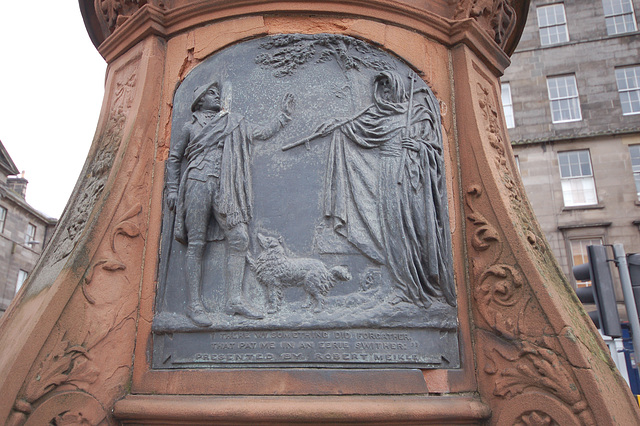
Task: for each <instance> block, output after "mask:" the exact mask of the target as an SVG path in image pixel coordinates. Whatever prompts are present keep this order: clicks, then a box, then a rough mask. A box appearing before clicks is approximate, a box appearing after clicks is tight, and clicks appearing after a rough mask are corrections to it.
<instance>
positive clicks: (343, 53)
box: [0, 0, 640, 425]
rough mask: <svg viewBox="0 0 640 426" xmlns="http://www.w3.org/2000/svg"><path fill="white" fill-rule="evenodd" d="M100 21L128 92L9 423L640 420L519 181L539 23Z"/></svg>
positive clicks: (289, 12) (117, 80)
mask: <svg viewBox="0 0 640 426" xmlns="http://www.w3.org/2000/svg"><path fill="white" fill-rule="evenodd" d="M80 7H81V10H82V12H83V17H84V20H85V24H86V26H87V29H88V32H89V35H90V37H91V39H92V40H93V42H94V44H95V45H96V47H97V49H98V50H99V52H100V53H101V54H102V55H103V57H104V58H105V59H106V61H107V62H108V64H109V67H108V71H107V82H106V91H105V93H106V95H105V99H104V102H103V108H102V113H101V116H100V120H99V122H98V126H97V131H96V136H95V138H94V140H93V144H92V148H91V150H90V152H89V157H88V160H87V163H86V165H85V168H84V170H83V172H82V175H81V177H80V179H79V181H78V183H77V185H76V188H75V190H74V193H73V195H72V198H71V199H70V201H69V204H68V206H67V208H66V210H65V212H64V214H63V217H62V218H61V220H60V222H59V225H58V228H57V229H56V231H55V235H54V236H53V238H52V242H51V243H50V244H49V246H48V247H47V248H46V250H45V253H44V255H43V258H42V259H41V261H40V263H39V265H38V266H37V267H36V269H35V270H34V272H33V273H32V274H31V276H30V278H29V280H28V282H27V283H26V284H25V286H24V287H23V289H22V290H21V292H20V293H19V295H18V296H17V298H16V300H15V301H14V303H13V304H12V306H11V307H10V308H9V310H8V311H7V312H6V314H5V315H4V317H3V318H2V320H1V322H0V348H1V349H0V389H2V392H1V396H0V422H4V423H6V424H9V425H22V424H34V425H35V424H38V425H39V424H58V425H59V424H77V423H82V424H119V423H122V424H151V423H153V424H163V423H164V424H172V423H178V422H179V423H181V424H210V423H225V424H226V423H230V424H234V423H235V424H242V423H261V424H282V423H304V422H306V423H331V422H338V421H339V422H353V423H367V424H372V423H394V424H402V423H406V424H446V423H455V424H461V423H477V424H499V425H512V424H561V425H565V424H586V425H596V424H637V423H640V412H639V410H638V406H637V402H636V401H635V400H634V399H633V396H632V395H631V393H630V391H629V388H628V387H627V385H626V384H625V382H624V380H623V379H622V378H621V377H620V375H619V373H618V372H617V370H616V369H615V366H614V364H613V362H612V361H611V358H610V357H609V354H608V352H607V348H606V346H605V345H604V344H603V342H602V340H601V339H600V337H599V336H598V334H597V332H596V330H595V329H594V327H593V325H592V324H591V322H590V320H589V318H588V316H587V315H586V314H585V312H584V311H583V309H582V308H581V306H580V304H579V302H578V301H577V299H576V297H575V294H574V293H573V291H572V289H571V288H570V286H569V284H568V283H567V282H566V280H565V278H564V277H563V275H562V272H561V271H560V269H559V267H558V266H557V264H556V261H555V260H554V259H553V257H552V255H551V251H550V250H549V248H548V246H547V243H546V241H545V239H544V236H543V235H542V233H541V232H540V229H539V226H538V224H537V222H536V221H535V218H534V216H533V212H532V210H531V207H530V206H529V204H528V201H527V199H526V195H525V193H524V189H523V187H522V184H521V182H520V181H519V178H518V175H517V173H515V172H514V171H515V164H514V160H513V156H512V153H511V147H510V144H509V142H508V138H507V136H506V130H505V125H504V118H503V115H502V109H501V108H500V93H499V90H500V89H499V87H500V86H499V80H498V78H499V76H500V75H501V74H502V72H503V70H504V69H505V68H506V67H507V66H508V64H509V59H508V55H509V54H510V53H511V52H512V51H513V50H514V48H515V45H516V44H517V41H518V39H519V36H520V32H521V31H522V28H523V26H524V21H525V19H526V11H527V10H528V2H527V1H526V0H513V1H508V0H493V1H479V0H460V1H451V0H434V1H429V2H424V1H410V0H404V1H401V0H374V1H371V0H367V1H364V0H348V1H304V2H303V1H287V0H284V1H249V0H240V1H234V2H228V1H203V0H151V1H141V0H136V1H134V0H95V1H90V0H81V1H80ZM213 83H216V84H215V85H214V84H213ZM231 86H233V90H231ZM389 87H391V88H390V89H389ZM216 120H217V121H216ZM198 123H200V124H198ZM218 123H219V124H218ZM198 126H200V127H198ZM216 132H217V133H216ZM202 135H204V136H202ZM198 143H200V145H198ZM181 144H183V146H182V148H180V146H181ZM302 145H306V146H308V148H307V149H305V148H304V147H303V146H302ZM228 152H231V153H232V154H233V155H232V156H231V157H229V155H230V154H227V153H228ZM230 158H231V159H233V161H231V162H230V160H229V159H230ZM230 164H231V165H230ZM196 169H197V170H200V171H199V172H195V171H192V170H196ZM203 170H204V171H203ZM239 170H243V171H242V173H240V172H239ZM231 172H233V173H234V174H233V177H231V178H228V173H231ZM227 178H228V179H227ZM225 179H226V180H225ZM187 181H188V182H187ZM196 181H197V182H200V183H194V182H196ZM222 181H225V182H227V183H220V182H222ZM189 182H190V183H189ZM278 182H284V183H278ZM207 185H208V186H207ZM225 185H227V186H225ZM205 188H206V189H205ZM309 188H310V190H309V191H308V192H305V191H304V189H309ZM336 188H337V189H336ZM311 189H313V191H311ZM341 191H342V192H341ZM367 191H368V192H367ZM240 193H242V194H243V195H239V194H240ZM230 194H231V195H233V197H231V198H233V200H230V198H229V197H228V196H229V195H230ZM407 194H412V195H409V196H406V195H407ZM405 196H406V197H405ZM340 197H342V198H340ZM393 197H398V198H397V202H396V201H394V200H395V198H393ZM172 198H173V201H171V199H172ZM200 200H205V201H206V202H205V203H203V204H201V205H200V204H198V201H200ZM336 200H338V201H339V202H338V201H336ZM343 202H344V203H345V204H344V205H346V207H345V209H346V210H345V211H348V212H350V213H349V214H350V215H351V216H348V215H347V216H344V215H342V213H341V211H340V209H339V208H338V207H339V206H338V205H342V204H340V203H343ZM185 206H186V207H185ZM337 206H338V207H337ZM180 209H182V210H180ZM349 209H351V210H349ZM358 209H360V210H358ZM185 210H186V211H187V212H192V213H193V212H203V213H202V214H204V215H207V218H208V219H211V221H210V222H206V221H202V222H198V217H199V215H193V217H191V218H187V217H186V216H181V215H184V212H185ZM356 210H358V211H359V212H360V213H359V214H360V216H358V217H355V216H354V214H355V213H354V211H356ZM294 213H295V214H294ZM287 214H290V215H293V216H295V220H290V217H289V216H287ZM345 217H346V219H345ZM327 223H331V224H332V225H333V227H331V226H328V225H327ZM400 225H401V226H400ZM350 226H351V228H349V227H350ZM181 227H186V228H188V229H187V230H186V231H185V234H184V235H181V234H180V232H181ZM348 229H351V232H353V233H354V234H351V235H350V234H349V233H348V231H347V230H348ZM209 232H211V235H209V234H208V233H209ZM205 234H206V235H205ZM305 235H306V236H305ZM209 237H210V238H209ZM414 239H415V241H418V243H416V244H413V245H412V241H414ZM427 245H428V246H429V247H426V246H427ZM399 247H401V248H399ZM272 255H273V256H272ZM270 256H271V257H270ZM274 258H275V259H277V261H274V260H273V259H274ZM416 259H418V260H416ZM434 259H439V260H438V261H435V260H434ZM274 262H275V263H274ZM275 264H277V265H278V267H280V266H282V265H285V266H282V268H284V269H281V270H276V269H277V268H276V269H269V268H270V267H271V266H273V265H275ZM194 265H195V266H194ZM422 268H424V270H425V271H428V272H426V273H424V274H421V273H420V272H416V273H415V274H413V273H414V272H415V271H416V270H422ZM194 271H195V272H194ZM265 271H267V272H265ZM283 271H284V272H283ZM296 274H297V275H296ZM412 274H413V275H412ZM292 276H295V277H297V278H291V277H292ZM194 277H195V278H194ZM448 283H450V285H449V284H448ZM296 285H298V286H300V288H290V287H295V286H296ZM394 295H395V296H397V297H396V298H394V297H393V296H394ZM305 297H307V298H308V301H309V306H308V307H305V306H303V302H304V298H305ZM288 345H291V346H290V348H291V350H288V349H287V348H289V346H288Z"/></svg>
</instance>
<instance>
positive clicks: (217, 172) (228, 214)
mask: <svg viewBox="0 0 640 426" xmlns="http://www.w3.org/2000/svg"><path fill="white" fill-rule="evenodd" d="M220 92H221V88H220V84H219V83H218V82H214V83H212V84H209V85H205V86H203V87H199V88H197V89H196V90H195V92H194V100H193V103H192V105H191V111H192V113H193V114H192V118H191V121H190V122H187V123H185V125H184V126H183V128H182V129H181V130H180V131H179V132H180V133H179V134H178V135H177V137H176V138H174V139H173V140H172V146H171V150H170V153H169V159H168V161H167V204H168V207H169V209H171V210H174V209H175V211H176V217H175V228H174V236H175V239H176V240H177V241H179V242H180V243H182V244H186V245H187V254H186V279H187V294H188V306H187V316H188V317H189V318H190V319H191V320H192V321H193V323H194V324H196V325H198V326H200V327H208V326H210V325H212V322H211V319H210V318H209V316H208V315H207V311H206V309H205V307H204V305H203V303H202V295H201V288H202V265H203V260H204V250H205V246H206V244H207V242H209V241H221V240H224V241H225V242H226V259H225V268H224V269H225V286H226V290H227V300H226V307H225V311H226V313H228V314H230V315H242V316H244V317H247V318H252V319H260V318H262V316H261V315H260V314H258V313H256V312H254V311H253V310H252V309H251V308H250V307H249V306H248V305H247V303H246V302H245V300H244V296H243V292H242V282H243V278H244V269H245V262H246V255H247V250H248V246H249V232H248V231H249V230H248V223H249V220H250V219H251V215H252V200H253V193H252V180H251V161H250V160H251V156H250V155H251V153H250V149H251V143H252V141H253V140H254V139H259V140H266V139H269V138H271V137H272V136H274V135H275V134H276V133H277V132H278V131H280V130H281V129H282V128H283V127H284V126H285V125H287V123H289V121H291V113H292V111H293V103H294V99H293V96H292V95H291V94H287V95H286V96H285V97H284V100H283V102H282V108H281V113H280V114H279V115H278V116H277V117H275V118H274V119H272V120H270V121H269V122H267V123H265V124H263V125H256V124H253V123H250V122H248V121H247V120H246V119H245V118H244V117H243V116H242V115H240V114H236V113H230V112H228V111H223V110H222V108H221V102H220ZM183 161H184V163H185V166H186V167H185V169H184V171H183V172H181V170H182V164H183Z"/></svg>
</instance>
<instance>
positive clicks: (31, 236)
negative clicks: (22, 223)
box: [24, 223, 36, 244]
mask: <svg viewBox="0 0 640 426" xmlns="http://www.w3.org/2000/svg"><path fill="white" fill-rule="evenodd" d="M35 240H36V226H35V225H33V224H31V223H30V224H28V225H27V233H26V234H25V236H24V242H25V244H29V243H31V242H33V241H35Z"/></svg>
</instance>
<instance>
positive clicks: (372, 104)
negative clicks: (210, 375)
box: [152, 34, 459, 368]
mask: <svg viewBox="0 0 640 426" xmlns="http://www.w3.org/2000/svg"><path fill="white" fill-rule="evenodd" d="M442 153H443V149H442V130H441V123H440V110H439V102H438V100H437V99H436V98H435V96H434V95H433V93H432V91H431V90H430V89H429V88H428V87H427V86H426V85H425V83H424V82H423V81H422V80H421V79H420V78H419V76H417V75H416V74H415V73H414V72H413V71H412V70H411V69H410V68H409V67H408V66H407V65H406V64H404V63H403V62H401V61H400V60H398V59H397V58H395V57H392V56H391V55H389V54H388V53H385V52H382V51H380V50H378V49H377V48H375V47H373V46H372V45H370V44H367V43H365V42H363V41H361V40H357V39H354V38H350V37H345V36H339V35H329V34H319V35H313V36H310V35H299V34H292V35H280V36H271V37H266V38H261V39H256V40H251V41H247V42H244V43H241V44H237V45H235V46H232V47H230V48H227V49H225V50H223V51H221V52H219V53H216V54H215V55H213V56H212V57H210V58H208V59H207V60H205V61H204V62H203V63H202V64H201V65H199V66H198V67H196V68H195V69H194V70H193V71H192V72H191V73H190V74H189V75H188V76H187V77H186V78H185V80H184V81H183V82H182V84H181V85H180V86H179V87H178V88H177V90H176V93H175V95H174V103H173V118H172V134H171V148H170V154H169V158H168V160H167V173H166V188H165V203H164V207H163V224H162V226H163V230H162V243H161V253H160V262H159V271H158V294H157V301H156V313H155V316H154V320H153V333H154V349H153V363H152V365H153V367H154V368H194V367H195V368H220V367H229V368H233V367H242V366H251V367H268V366H292V367H300V366H314V367H324V366H334V365H342V366H346V367H353V368H361V367H378V366H396V367H403V366H411V367H414V368H415V367H420V366H422V367H429V368H437V367H441V368H456V367H458V366H459V354H458V338H457V312H456V295H455V283H454V277H453V272H452V271H453V261H452V255H451V236H450V230H449V219H448V212H447V195H446V185H445V170H444V162H443V158H442Z"/></svg>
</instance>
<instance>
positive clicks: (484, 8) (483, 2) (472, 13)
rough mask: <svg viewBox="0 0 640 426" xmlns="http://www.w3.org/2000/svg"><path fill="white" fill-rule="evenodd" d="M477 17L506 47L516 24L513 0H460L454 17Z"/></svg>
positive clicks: (485, 28) (495, 38) (486, 29)
mask: <svg viewBox="0 0 640 426" xmlns="http://www.w3.org/2000/svg"><path fill="white" fill-rule="evenodd" d="M467 18H472V19H475V20H476V21H477V22H478V24H480V25H481V26H482V28H484V30H485V31H486V32H487V33H488V34H489V35H490V36H491V37H492V38H493V39H494V40H495V42H496V43H498V45H499V46H500V47H504V45H505V43H506V41H507V39H508V38H509V36H510V35H511V33H512V32H513V30H514V29H515V26H516V18H517V17H516V12H515V9H514V8H513V6H512V1H511V0H459V1H458V5H457V6H456V10H455V14H454V19H467Z"/></svg>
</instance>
